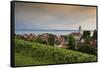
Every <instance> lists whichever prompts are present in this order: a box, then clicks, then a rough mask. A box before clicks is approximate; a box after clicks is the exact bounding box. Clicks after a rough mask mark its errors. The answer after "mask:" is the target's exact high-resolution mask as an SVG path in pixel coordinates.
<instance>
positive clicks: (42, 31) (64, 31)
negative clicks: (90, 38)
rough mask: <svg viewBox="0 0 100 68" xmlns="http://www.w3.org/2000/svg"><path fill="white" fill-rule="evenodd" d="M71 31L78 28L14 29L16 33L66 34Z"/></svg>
mask: <svg viewBox="0 0 100 68" xmlns="http://www.w3.org/2000/svg"><path fill="white" fill-rule="evenodd" d="M72 32H79V31H78V30H23V31H21V30H20V31H15V33H16V34H20V35H23V34H30V33H32V34H43V33H51V34H55V35H68V34H70V33H72Z"/></svg>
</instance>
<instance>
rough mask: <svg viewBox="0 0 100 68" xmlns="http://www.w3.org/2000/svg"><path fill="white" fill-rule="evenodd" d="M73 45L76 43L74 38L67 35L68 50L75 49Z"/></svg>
mask: <svg viewBox="0 0 100 68" xmlns="http://www.w3.org/2000/svg"><path fill="white" fill-rule="evenodd" d="M75 43H76V41H75V38H74V37H73V36H72V35H69V36H68V44H69V46H70V47H69V48H70V49H72V50H74V49H75Z"/></svg>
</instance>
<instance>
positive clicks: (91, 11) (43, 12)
mask: <svg viewBox="0 0 100 68" xmlns="http://www.w3.org/2000/svg"><path fill="white" fill-rule="evenodd" d="M80 25H81V26H82V27H83V29H95V28H96V7H86V6H71V5H54V4H40V3H19V2H17V3H16V5H15V29H16V30H17V29H18V30H21V29H66V30H67V29H78V27H79V26H80Z"/></svg>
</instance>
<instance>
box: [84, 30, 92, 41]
mask: <svg viewBox="0 0 100 68" xmlns="http://www.w3.org/2000/svg"><path fill="white" fill-rule="evenodd" d="M90 34H91V33H90V31H84V32H83V35H82V38H83V39H84V41H85V42H86V43H90V40H91V37H90Z"/></svg>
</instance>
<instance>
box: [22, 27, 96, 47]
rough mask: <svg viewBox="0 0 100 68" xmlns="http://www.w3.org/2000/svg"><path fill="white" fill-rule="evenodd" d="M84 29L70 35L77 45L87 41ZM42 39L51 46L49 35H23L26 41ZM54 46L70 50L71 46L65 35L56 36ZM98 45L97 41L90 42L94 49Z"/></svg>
mask: <svg viewBox="0 0 100 68" xmlns="http://www.w3.org/2000/svg"><path fill="white" fill-rule="evenodd" d="M82 32H83V31H82V29H81V27H79V32H73V33H70V35H72V36H73V37H74V38H75V40H76V45H79V44H83V43H84V42H85V41H84V39H82V38H81V37H82ZM37 37H38V38H40V39H42V41H45V42H46V43H47V44H49V42H48V39H49V37H50V36H49V34H48V33H43V34H42V35H33V34H29V35H28V34H24V35H23V38H24V40H32V39H35V38H37ZM53 41H54V46H55V47H61V48H69V47H70V46H69V45H68V38H66V37H65V36H63V35H60V36H57V35H54V39H53ZM96 43H97V40H93V39H92V40H90V44H91V45H93V46H94V47H96Z"/></svg>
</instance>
